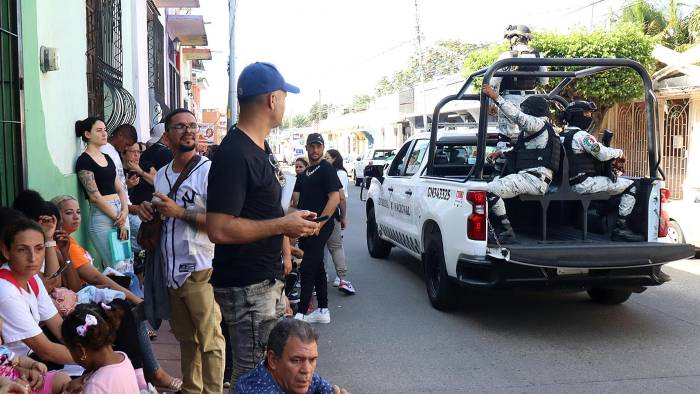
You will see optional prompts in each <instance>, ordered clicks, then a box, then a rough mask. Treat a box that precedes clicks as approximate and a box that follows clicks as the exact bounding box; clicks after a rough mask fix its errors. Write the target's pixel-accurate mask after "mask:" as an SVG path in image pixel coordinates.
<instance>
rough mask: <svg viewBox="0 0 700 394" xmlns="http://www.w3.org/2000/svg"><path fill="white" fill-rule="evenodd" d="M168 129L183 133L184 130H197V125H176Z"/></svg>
mask: <svg viewBox="0 0 700 394" xmlns="http://www.w3.org/2000/svg"><path fill="white" fill-rule="evenodd" d="M170 128H171V129H175V130H177V131H185V129H190V130H198V129H199V125H198V124H197V123H176V124H174V125H172V126H170Z"/></svg>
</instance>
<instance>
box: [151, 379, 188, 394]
mask: <svg viewBox="0 0 700 394" xmlns="http://www.w3.org/2000/svg"><path fill="white" fill-rule="evenodd" d="M181 389H182V380H180V379H178V378H172V379H170V383H169V384H168V385H167V386H156V390H158V392H159V393H160V392H163V391H165V392H168V393H175V392H178V391H180V390H181Z"/></svg>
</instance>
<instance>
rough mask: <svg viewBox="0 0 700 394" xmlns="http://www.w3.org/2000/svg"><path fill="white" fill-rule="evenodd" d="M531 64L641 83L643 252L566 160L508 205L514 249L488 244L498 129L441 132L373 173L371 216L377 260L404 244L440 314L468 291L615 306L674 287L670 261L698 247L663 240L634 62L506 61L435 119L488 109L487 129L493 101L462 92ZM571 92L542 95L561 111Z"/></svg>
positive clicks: (638, 211)
mask: <svg viewBox="0 0 700 394" xmlns="http://www.w3.org/2000/svg"><path fill="white" fill-rule="evenodd" d="M535 62H538V63H537V64H540V65H545V66H549V67H553V66H579V67H580V70H578V71H571V72H562V71H559V72H558V74H554V75H553V76H560V77H561V76H563V77H568V78H569V81H568V82H571V81H572V80H574V79H576V78H579V77H586V76H592V75H595V74H597V72H600V71H603V70H606V69H609V68H614V67H628V68H631V69H633V70H635V71H637V72H638V73H639V74H640V75H641V76H642V79H643V82H644V83H645V87H646V89H645V91H646V92H647V96H646V99H647V103H648V107H647V110H648V111H647V114H649V115H651V118H652V119H650V121H649V122H648V123H647V137H648V139H649V141H651V142H650V144H649V149H650V155H649V157H650V165H649V167H650V168H649V172H650V173H649V176H646V177H643V178H639V179H637V182H638V194H637V198H638V203H637V208H635V210H634V211H633V213H632V215H633V216H632V219H631V222H632V228H633V230H635V231H636V232H638V233H640V234H643V235H644V236H645V242H616V241H611V238H610V231H611V227H612V225H608V223H614V217H610V215H611V214H610V212H616V211H617V209H616V207H617V204H618V203H619V200H618V199H616V198H615V197H614V196H611V195H609V194H607V193H596V194H589V195H581V194H577V193H574V192H573V191H572V190H571V189H570V185H569V184H568V176H566V175H562V174H567V173H568V159H567V157H566V155H565V154H564V153H562V155H561V156H562V157H561V164H560V171H559V172H557V173H556V174H555V176H554V180H553V181H552V183H551V185H550V189H549V191H548V192H547V193H546V194H545V195H544V196H530V195H525V196H519V197H516V198H512V199H507V200H506V205H507V208H508V213H509V217H510V219H511V222H512V224H513V227H514V229H515V232H516V234H517V243H514V244H508V245H500V244H499V243H497V242H496V243H495V244H489V243H488V242H487V239H488V237H487V231H489V230H490V226H489V223H488V219H487V218H488V203H487V199H486V189H487V183H488V182H489V181H490V180H491V179H493V177H494V175H495V174H494V169H493V167H489V166H488V165H485V157H486V156H487V155H488V154H489V153H491V152H493V151H494V150H495V149H496V147H495V145H496V142H497V130H496V129H495V128H490V127H488V125H487V124H486V122H483V123H477V124H475V125H474V129H473V130H471V131H460V132H454V131H451V132H450V131H445V132H438V131H437V123H433V127H432V132H431V133H423V134H419V135H416V136H414V137H413V138H411V139H410V140H409V141H407V142H406V143H405V144H404V145H403V146H402V147H401V148H400V149H399V151H398V153H397V154H396V157H395V159H394V161H393V162H392V164H391V166H390V167H389V168H388V169H387V171H386V173H385V174H382V173H376V174H371V175H372V178H371V181H369V182H367V183H368V185H367V186H368V188H369V190H368V191H367V197H366V198H367V199H366V214H367V248H368V250H369V254H370V255H371V256H372V257H375V258H386V257H388V256H389V255H390V251H391V248H392V247H394V246H396V247H399V248H401V249H403V250H404V251H406V252H408V253H409V254H411V255H413V256H415V257H416V258H418V259H420V260H421V261H422V265H423V267H424V270H423V273H424V277H425V283H426V287H427V293H428V297H429V299H430V302H431V303H432V305H433V306H434V307H435V308H437V309H450V308H452V307H454V306H456V302H457V300H458V297H457V294H456V292H457V290H458V289H459V287H460V286H466V287H481V288H496V287H513V286H518V287H525V286H527V287H539V288H557V287H566V288H574V289H580V290H586V291H587V292H588V294H589V295H590V297H591V298H592V299H593V300H594V301H596V302H599V303H605V304H617V303H621V302H624V301H626V300H627V299H628V298H629V297H630V295H631V293H632V292H641V291H643V290H644V289H645V288H646V287H647V286H655V285H660V284H662V283H664V282H666V281H668V280H669V277H668V275H666V274H665V273H663V272H662V271H661V266H662V265H663V264H664V263H667V262H671V261H675V260H679V259H684V258H687V257H690V256H692V255H693V254H694V248H693V246H692V245H688V244H682V243H678V244H672V243H665V242H660V238H663V237H665V235H666V234H665V231H666V228H667V225H668V223H665V222H664V218H663V216H662V215H661V214H660V212H661V210H662V206H661V205H662V199H661V189H662V187H663V180H662V179H661V178H659V177H658V176H657V170H658V167H659V162H658V158H657V156H656V153H657V151H656V149H657V146H656V142H657V139H656V138H657V136H656V128H655V119H654V118H655V116H654V115H655V112H654V111H653V106H652V103H655V99H654V97H653V93H652V91H651V89H650V87H651V81H650V79H649V76H648V74H647V73H646V71H645V70H644V68H643V67H642V66H640V65H639V64H638V63H636V62H634V61H631V60H627V59H505V60H501V61H499V62H497V63H495V64H494V65H493V66H491V67H490V68H488V69H483V70H480V71H478V72H476V73H474V74H473V75H472V76H471V77H470V78H469V79H468V80H467V82H466V83H465V84H464V86H463V88H462V89H461V90H460V92H459V93H458V94H456V95H454V96H450V97H447V98H445V99H443V100H442V101H441V102H440V104H438V106H437V107H436V109H435V112H434V116H433V119H438V115H439V111H440V108H441V107H442V106H444V105H445V104H446V103H448V102H450V101H452V100H457V99H462V100H480V102H481V110H480V111H481V112H480V119H487V116H486V111H487V110H488V101H487V98H486V97H481V95H476V94H466V93H465V92H466V89H467V87H468V86H470V84H472V81H473V78H475V77H478V76H483V77H484V80H485V81H488V80H490V78H491V77H492V76H494V73H496V70H500V69H502V68H503V67H505V66H508V65H519V64H524V65H530V64H534V63H535ZM508 73H509V72H508V71H502V72H497V73H496V75H497V76H508V75H509V74H508ZM521 73H522V72H521ZM567 73H568V74H567ZM647 85H648V86H647ZM564 87H566V83H563V84H561V85H560V86H558V87H557V88H555V89H554V90H553V91H552V92H550V93H549V94H546V95H544V96H546V97H547V98H548V99H550V100H553V101H559V102H560V103H562V100H563V101H564V102H563V103H564V104H565V99H564V98H562V97H560V96H559V95H558V94H559V92H560V91H561V90H562V89H563V88H564ZM562 151H563V149H562ZM376 171H377V172H381V170H380V169H379V168H377V169H376ZM361 195H362V194H361ZM601 212H605V214H602V213H601ZM612 215H615V214H614V213H613V214H612Z"/></svg>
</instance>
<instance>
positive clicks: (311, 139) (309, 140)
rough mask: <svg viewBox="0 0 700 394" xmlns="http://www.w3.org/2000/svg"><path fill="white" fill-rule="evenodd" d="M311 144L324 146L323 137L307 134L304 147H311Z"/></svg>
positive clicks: (316, 134) (317, 134)
mask: <svg viewBox="0 0 700 394" xmlns="http://www.w3.org/2000/svg"><path fill="white" fill-rule="evenodd" d="M311 144H321V145H325V144H324V142H323V136H322V135H321V134H319V133H311V134H309V136H308V137H306V145H311Z"/></svg>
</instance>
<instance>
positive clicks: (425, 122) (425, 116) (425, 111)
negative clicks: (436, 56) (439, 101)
mask: <svg viewBox="0 0 700 394" xmlns="http://www.w3.org/2000/svg"><path fill="white" fill-rule="evenodd" d="M413 5H414V6H415V10H416V39H417V43H418V62H419V64H420V67H418V69H419V75H420V82H421V91H422V95H423V131H428V130H429V129H428V103H427V100H426V97H425V63H424V61H423V44H422V37H421V33H420V20H419V19H418V0H413Z"/></svg>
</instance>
